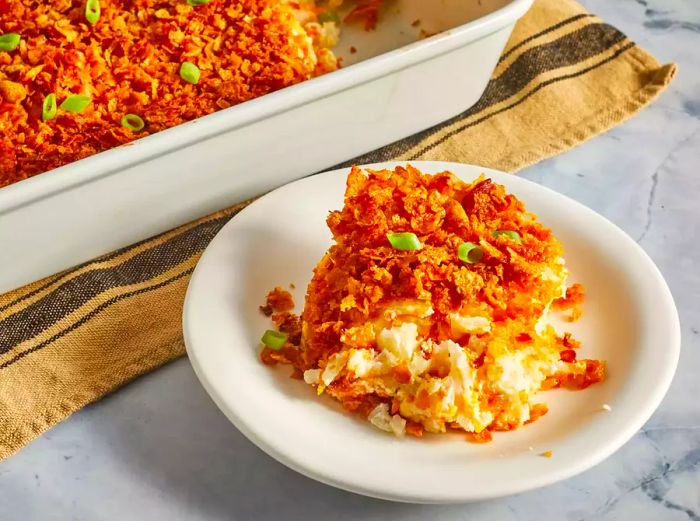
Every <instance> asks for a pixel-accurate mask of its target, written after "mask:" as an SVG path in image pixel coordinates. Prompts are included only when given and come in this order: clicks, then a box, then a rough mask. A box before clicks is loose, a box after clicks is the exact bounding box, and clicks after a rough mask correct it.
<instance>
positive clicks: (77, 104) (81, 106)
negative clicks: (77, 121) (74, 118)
mask: <svg viewBox="0 0 700 521" xmlns="http://www.w3.org/2000/svg"><path fill="white" fill-rule="evenodd" d="M90 101H92V100H91V98H90V97H89V96H81V95H80V94H71V95H70V96H68V97H67V98H66V99H64V100H63V103H61V110H67V111H68V112H75V113H78V112H82V111H84V110H85V108H86V107H87V106H88V105H89V104H90Z"/></svg>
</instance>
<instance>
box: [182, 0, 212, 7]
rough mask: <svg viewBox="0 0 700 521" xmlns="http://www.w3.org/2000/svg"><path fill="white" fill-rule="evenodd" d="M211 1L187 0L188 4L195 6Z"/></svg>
mask: <svg viewBox="0 0 700 521" xmlns="http://www.w3.org/2000/svg"><path fill="white" fill-rule="evenodd" d="M209 2H211V0H187V3H188V4H190V5H192V6H195V7H196V6H198V5H204V4H208V3H209Z"/></svg>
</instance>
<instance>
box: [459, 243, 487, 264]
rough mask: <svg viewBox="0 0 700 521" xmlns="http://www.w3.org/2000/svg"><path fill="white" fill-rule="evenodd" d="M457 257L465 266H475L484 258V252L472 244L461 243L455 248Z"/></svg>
mask: <svg viewBox="0 0 700 521" xmlns="http://www.w3.org/2000/svg"><path fill="white" fill-rule="evenodd" d="M457 257H459V260H461V261H462V262H466V263H467V264H476V263H477V262H479V261H480V260H481V259H482V258H483V257H484V250H482V249H481V247H480V246H479V245H477V244H474V243H473V242H463V243H462V244H460V245H459V246H458V247H457Z"/></svg>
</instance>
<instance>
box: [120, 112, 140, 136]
mask: <svg viewBox="0 0 700 521" xmlns="http://www.w3.org/2000/svg"><path fill="white" fill-rule="evenodd" d="M120 123H121V124H122V127H126V128H128V129H129V130H131V131H132V132H139V131H141V130H143V127H145V126H146V124H145V123H144V122H143V120H142V119H141V116H137V115H136V114H125V115H124V116H122V120H121V122H120Z"/></svg>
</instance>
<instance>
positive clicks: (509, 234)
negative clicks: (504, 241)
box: [491, 230, 522, 244]
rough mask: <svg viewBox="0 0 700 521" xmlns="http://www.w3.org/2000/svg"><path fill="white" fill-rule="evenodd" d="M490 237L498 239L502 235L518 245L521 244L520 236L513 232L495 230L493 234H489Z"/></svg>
mask: <svg viewBox="0 0 700 521" xmlns="http://www.w3.org/2000/svg"><path fill="white" fill-rule="evenodd" d="M491 235H492V236H494V237H500V236H501V235H503V236H505V237H508V238H509V239H511V240H513V241H515V242H517V243H518V244H521V243H522V240H521V239H520V234H519V233H518V232H514V231H513V230H496V231H495V232H491Z"/></svg>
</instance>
